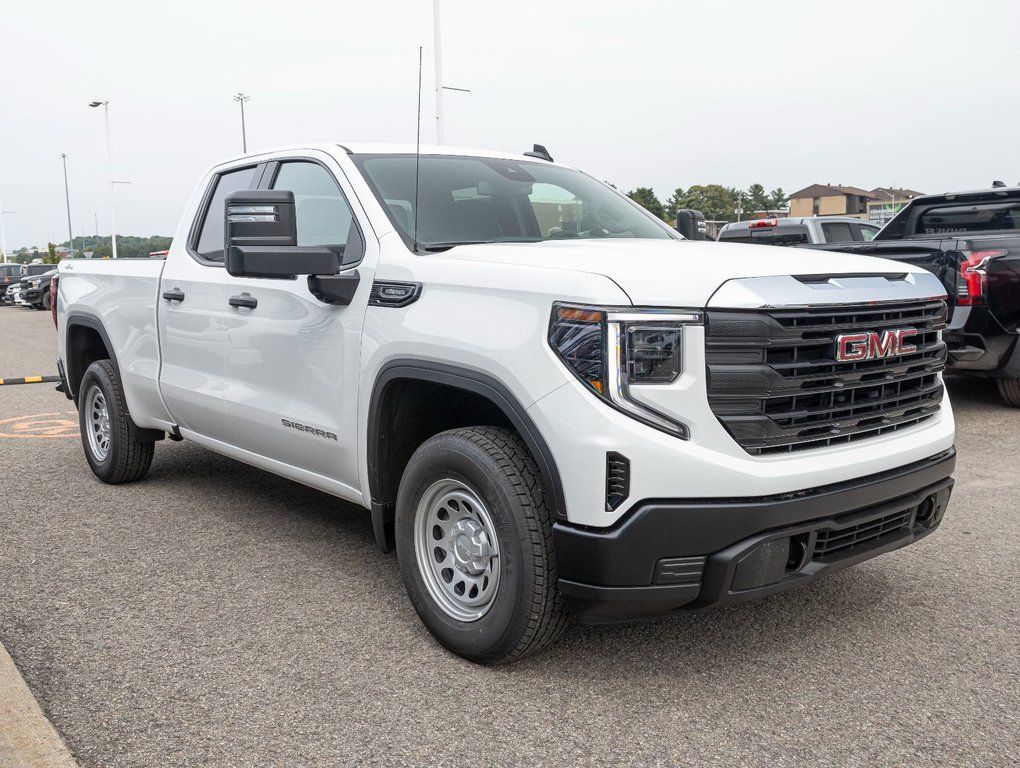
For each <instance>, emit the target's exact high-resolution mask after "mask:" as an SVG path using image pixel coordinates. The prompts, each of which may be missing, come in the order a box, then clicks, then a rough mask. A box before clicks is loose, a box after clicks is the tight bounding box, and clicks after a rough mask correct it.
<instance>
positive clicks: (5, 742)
mask: <svg viewBox="0 0 1020 768" xmlns="http://www.w3.org/2000/svg"><path fill="white" fill-rule="evenodd" d="M0 768H78V764H77V763H76V762H75V761H74V758H73V757H71V752H70V751H69V750H68V748H67V745H66V744H64V742H63V740H62V739H61V738H60V735H59V734H58V733H57V731H56V729H55V728H54V727H53V725H52V724H51V723H50V721H49V720H47V719H46V715H44V714H43V712H42V710H41V709H40V708H39V703H38V702H37V701H36V700H35V696H33V695H32V692H31V691H30V690H28V686H27V685H25V681H24V680H23V679H22V677H21V673H20V672H18V668H17V667H16V666H14V660H13V659H11V656H10V654H9V653H7V649H6V648H4V647H3V645H0Z"/></svg>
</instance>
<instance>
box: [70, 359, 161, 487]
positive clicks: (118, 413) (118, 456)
mask: <svg viewBox="0 0 1020 768" xmlns="http://www.w3.org/2000/svg"><path fill="white" fill-rule="evenodd" d="M78 423H79V426H80V429H81V442H82V446H83V447H84V448H85V458H86V459H87V460H88V463H89V466H90V467H92V472H93V473H94V474H95V476H96V477H98V478H99V479H100V480H102V481H103V482H104V483H110V484H114V485H115V484H118V483H130V482H133V481H135V480H141V479H142V478H143V477H145V474H146V473H147V472H148V471H149V465H150V464H152V453H153V449H154V446H155V444H154V443H152V442H151V441H149V442H143V441H140V440H137V439H135V432H136V430H135V426H134V424H133V423H132V421H131V416H130V415H129V414H128V409H127V404H126V402H125V400H124V391H123V389H122V388H121V385H120V378H119V377H118V376H117V372H116V371H115V370H114V368H113V365H111V363H110V361H109V360H97V361H96V362H94V363H92V365H90V366H89V367H88V370H87V371H85V375H84V376H82V379H81V387H80V391H79V393H78Z"/></svg>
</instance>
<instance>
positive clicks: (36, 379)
mask: <svg viewBox="0 0 1020 768" xmlns="http://www.w3.org/2000/svg"><path fill="white" fill-rule="evenodd" d="M54 381H60V377H59V376H22V377H21V378H20V379H3V378H0V387H2V386H3V385H4V384H48V383H50V382H54Z"/></svg>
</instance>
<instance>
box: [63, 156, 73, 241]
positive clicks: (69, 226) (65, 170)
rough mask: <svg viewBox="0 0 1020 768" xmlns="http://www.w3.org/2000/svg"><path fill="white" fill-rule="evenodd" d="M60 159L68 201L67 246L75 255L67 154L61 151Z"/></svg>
mask: <svg viewBox="0 0 1020 768" xmlns="http://www.w3.org/2000/svg"><path fill="white" fill-rule="evenodd" d="M60 159H61V160H63V161H64V202H66V203H67V247H68V249H70V251H71V256H72V257H73V256H74V232H73V231H72V229H71V192H70V190H69V189H68V187H67V155H66V154H64V153H63V152H61V153H60Z"/></svg>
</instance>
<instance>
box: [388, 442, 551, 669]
mask: <svg viewBox="0 0 1020 768" xmlns="http://www.w3.org/2000/svg"><path fill="white" fill-rule="evenodd" d="M448 482H452V483H460V484H462V485H463V486H465V487H466V488H467V489H471V490H472V491H474V492H475V493H476V495H477V497H478V498H479V499H480V500H481V502H482V504H483V505H484V507H485V510H486V514H487V516H488V517H489V518H490V519H491V523H492V527H493V529H494V533H495V536H496V540H497V542H498V557H497V558H495V559H493V561H492V562H494V563H497V565H494V566H492V567H493V568H495V567H498V569H499V571H498V581H497V587H496V591H495V594H494V596H493V597H492V598H491V602H490V603H489V605H488V608H487V609H486V612H485V613H484V615H482V616H481V617H480V618H477V619H474V620H470V621H460V620H458V619H457V618H455V617H453V616H452V615H450V613H449V612H448V611H447V610H446V609H444V608H443V607H442V606H441V605H440V602H437V600H436V598H434V597H433V595H432V594H430V592H429V587H428V586H427V585H426V583H425V578H428V575H427V573H426V575H425V576H423V571H427V568H428V567H429V566H427V565H425V564H420V563H419V561H418V558H417V556H416V550H417V547H416V543H415V542H416V528H415V521H416V518H417V515H419V514H425V512H424V511H423V509H420V507H422V506H423V504H422V500H423V498H424V497H425V495H426V493H427V492H431V489H432V488H434V487H436V486H437V485H438V484H441V483H448ZM427 529H428V527H427V523H426V530H427ZM396 540H397V542H396V543H397V556H398V558H399V561H400V575H401V577H402V579H403V582H404V587H405V589H406V590H407V594H408V597H409V598H410V600H411V604H412V605H413V606H414V609H415V610H416V611H417V612H418V616H419V617H420V618H421V620H422V622H423V623H424V624H425V626H426V627H427V628H428V630H429V631H430V632H431V633H432V635H433V636H434V637H435V638H436V640H438V641H439V642H440V643H441V644H442V645H443V646H445V647H446V648H448V649H449V650H450V651H452V652H453V653H456V654H457V655H459V656H462V657H464V658H465V659H468V660H470V661H473V662H477V663H480V664H500V663H507V662H511V661H515V660H517V659H520V658H521V657H523V656H525V655H527V654H530V653H534V652H536V651H538V650H540V649H541V648H544V647H545V646H547V645H549V644H550V643H552V642H553V641H554V640H556V638H557V637H558V636H559V635H560V634H561V632H562V631H563V628H564V626H565V625H566V612H565V611H564V608H563V604H562V600H561V599H560V596H559V590H558V587H557V580H556V559H555V556H554V552H553V545H552V522H551V520H550V516H549V507H548V503H547V500H546V495H545V491H544V489H543V488H542V483H541V480H540V476H539V472H538V468H537V467H536V466H535V462H534V459H532V457H531V454H530V453H529V452H528V449H527V447H526V446H525V444H524V443H523V441H522V440H521V438H520V437H519V436H518V435H517V434H516V433H515V432H513V431H511V430H508V429H502V428H498V427H471V428H465V429H455V430H451V431H449V432H443V433H441V434H439V435H436V436H435V437H432V438H430V439H429V440H427V441H425V443H423V444H422V445H421V446H420V447H419V448H418V450H417V451H415V453H414V455H413V456H412V457H411V460H410V461H409V462H408V465H407V468H406V469H405V470H404V475H403V477H402V478H401V481H400V490H399V493H398V495H397V506H396ZM435 543H439V542H433V541H431V540H429V552H428V554H426V555H425V556H426V557H432V556H433V555H432V551H433V550H432V548H431V545H432V544H435ZM441 548H442V547H436V548H435V550H439V549H441ZM454 549H455V548H453V547H451V548H450V550H449V551H450V552H451V553H453V552H454ZM440 554H442V553H440V552H438V551H436V557H437V562H445V560H443V561H439V560H438V556H439V555H440ZM443 557H445V555H443ZM450 562H453V560H451V561H450ZM431 583H433V584H435V583H436V582H431ZM433 588H435V587H433Z"/></svg>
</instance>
